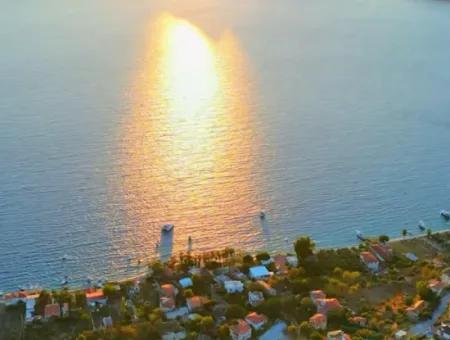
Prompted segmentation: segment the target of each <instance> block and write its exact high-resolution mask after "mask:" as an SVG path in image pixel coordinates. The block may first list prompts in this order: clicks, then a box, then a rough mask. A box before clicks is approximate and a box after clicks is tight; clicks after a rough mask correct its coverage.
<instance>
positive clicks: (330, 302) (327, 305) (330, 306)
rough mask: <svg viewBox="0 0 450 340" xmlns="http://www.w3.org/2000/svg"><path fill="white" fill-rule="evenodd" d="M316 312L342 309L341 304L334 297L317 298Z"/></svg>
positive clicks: (324, 312)
mask: <svg viewBox="0 0 450 340" xmlns="http://www.w3.org/2000/svg"><path fill="white" fill-rule="evenodd" d="M316 306H317V313H322V314H325V315H326V314H327V313H328V312H329V311H332V310H339V309H342V305H341V303H340V302H339V300H338V299H336V298H331V299H317V300H316Z"/></svg>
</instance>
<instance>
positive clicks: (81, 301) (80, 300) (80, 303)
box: [75, 290, 87, 309]
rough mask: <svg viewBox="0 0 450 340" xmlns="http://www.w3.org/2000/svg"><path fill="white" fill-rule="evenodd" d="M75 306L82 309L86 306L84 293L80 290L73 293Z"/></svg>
mask: <svg viewBox="0 0 450 340" xmlns="http://www.w3.org/2000/svg"><path fill="white" fill-rule="evenodd" d="M75 305H76V306H77V307H79V308H82V309H83V308H86V306H87V300H86V293H85V292H83V291H82V290H78V291H76V292H75Z"/></svg>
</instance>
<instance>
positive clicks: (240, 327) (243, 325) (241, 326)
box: [230, 319, 251, 335]
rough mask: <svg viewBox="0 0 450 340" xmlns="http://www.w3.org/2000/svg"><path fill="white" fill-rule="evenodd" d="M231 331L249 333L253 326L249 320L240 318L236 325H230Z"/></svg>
mask: <svg viewBox="0 0 450 340" xmlns="http://www.w3.org/2000/svg"><path fill="white" fill-rule="evenodd" d="M230 331H231V332H233V333H234V334H236V335H243V334H247V333H248V332H250V331H251V328H250V326H249V324H248V323H247V322H245V321H244V320H242V319H239V320H238V323H237V324H236V325H231V326H230Z"/></svg>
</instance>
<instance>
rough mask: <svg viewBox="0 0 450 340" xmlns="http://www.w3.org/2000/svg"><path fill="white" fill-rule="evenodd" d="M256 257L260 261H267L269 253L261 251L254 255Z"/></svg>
mask: <svg viewBox="0 0 450 340" xmlns="http://www.w3.org/2000/svg"><path fill="white" fill-rule="evenodd" d="M256 259H257V260H258V261H259V262H261V261H267V260H269V259H270V255H269V253H267V252H262V253H259V254H257V255H256Z"/></svg>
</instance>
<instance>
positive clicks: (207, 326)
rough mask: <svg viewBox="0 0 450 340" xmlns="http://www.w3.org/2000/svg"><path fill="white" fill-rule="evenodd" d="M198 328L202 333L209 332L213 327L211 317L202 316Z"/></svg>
mask: <svg viewBox="0 0 450 340" xmlns="http://www.w3.org/2000/svg"><path fill="white" fill-rule="evenodd" d="M200 327H201V328H202V330H203V332H207V331H209V330H211V329H212V328H213V327H214V320H213V318H212V316H209V315H208V316H204V317H203V318H202V320H201V321H200Z"/></svg>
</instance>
